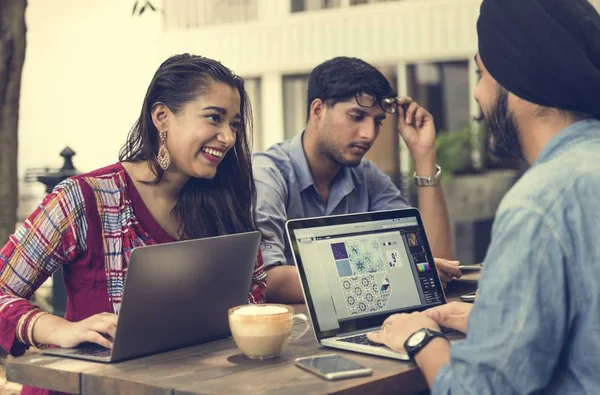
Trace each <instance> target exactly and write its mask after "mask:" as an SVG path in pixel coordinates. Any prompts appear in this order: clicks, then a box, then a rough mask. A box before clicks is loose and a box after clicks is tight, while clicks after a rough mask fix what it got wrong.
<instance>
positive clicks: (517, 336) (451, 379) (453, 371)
mask: <svg viewBox="0 0 600 395" xmlns="http://www.w3.org/2000/svg"><path fill="white" fill-rule="evenodd" d="M544 215H545V212H544V211H542V210H539V209H538V210H535V209H533V210H532V209H529V208H516V209H513V210H506V211H505V212H503V214H502V215H499V216H498V220H497V221H496V223H495V224H494V235H493V236H494V237H493V238H492V240H493V243H492V245H491V246H490V250H489V252H488V256H487V257H486V262H485V265H484V268H483V270H482V274H481V279H480V281H479V283H480V286H481V287H480V294H479V295H478V297H477V300H476V301H475V303H474V305H473V308H472V310H471V313H470V314H468V323H467V335H468V336H467V338H466V339H465V340H463V341H461V342H458V343H456V344H454V345H453V346H452V353H451V356H450V353H449V348H448V345H444V342H443V341H442V340H439V339H435V340H432V341H431V342H430V343H429V344H427V345H426V346H425V347H424V348H423V349H422V350H421V351H420V352H418V353H417V355H416V358H415V359H416V362H417V364H418V365H419V367H420V368H421V369H422V370H423V374H424V375H425V377H426V379H427V383H428V384H429V385H430V387H431V386H432V391H431V392H432V394H507V395H512V394H515V395H516V394H530V393H538V392H540V391H542V390H543V389H544V388H546V387H547V386H548V385H549V383H550V381H551V379H552V376H553V373H554V371H555V368H556V365H557V363H558V359H559V358H560V357H561V353H562V351H563V350H564V349H565V347H568V343H567V342H568V338H567V334H568V333H569V330H570V321H569V318H568V306H569V301H570V300H569V299H570V298H569V296H568V292H569V281H568V276H569V274H568V272H567V268H566V267H565V261H566V257H567V256H572V253H569V252H568V251H567V250H566V249H565V247H564V245H563V244H562V242H561V240H562V239H563V238H561V237H559V236H558V235H557V234H556V233H555V230H556V229H557V227H556V225H555V224H553V223H551V222H549V220H547V219H546V217H544ZM569 269H570V268H569ZM460 306H463V307H464V305H456V306H455V307H460ZM432 310H435V309H432ZM464 312H465V313H466V310H465V311H464ZM431 313H432V311H428V312H425V313H412V314H398V315H394V316H391V317H389V318H388V319H387V320H386V321H385V322H384V324H383V327H382V328H383V329H382V330H381V331H380V332H379V333H370V334H369V338H370V339H371V340H373V341H376V342H379V343H384V344H386V345H387V346H388V347H390V348H392V349H398V348H399V347H401V346H402V345H403V344H404V342H405V341H406V339H407V338H408V337H409V336H410V335H411V334H412V333H414V332H415V331H417V330H419V329H421V328H430V329H433V330H437V323H436V322H434V321H432V320H431V318H430V317H431ZM550 323H551V324H550Z"/></svg>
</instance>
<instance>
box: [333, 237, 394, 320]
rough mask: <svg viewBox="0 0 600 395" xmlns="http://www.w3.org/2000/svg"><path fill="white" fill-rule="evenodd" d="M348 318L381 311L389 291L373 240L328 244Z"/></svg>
mask: <svg viewBox="0 0 600 395" xmlns="http://www.w3.org/2000/svg"><path fill="white" fill-rule="evenodd" d="M331 251H332V253H333V258H334V259H335V263H336V267H337V271H338V275H339V277H340V284H341V286H342V290H343V293H344V298H345V301H346V307H347V309H348V314H349V315H350V316H354V315H359V314H366V313H375V312H378V311H382V310H384V309H385V307H386V305H387V302H388V300H389V298H390V294H391V292H392V288H391V286H390V282H389V280H388V277H387V273H386V271H385V263H384V261H383V259H382V256H381V251H380V250H379V244H378V241H377V239H370V240H355V241H349V242H345V243H334V244H331Z"/></svg>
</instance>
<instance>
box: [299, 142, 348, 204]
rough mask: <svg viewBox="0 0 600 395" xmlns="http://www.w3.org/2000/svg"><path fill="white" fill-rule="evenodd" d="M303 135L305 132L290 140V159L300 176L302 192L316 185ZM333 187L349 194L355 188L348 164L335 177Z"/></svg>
mask: <svg viewBox="0 0 600 395" xmlns="http://www.w3.org/2000/svg"><path fill="white" fill-rule="evenodd" d="M303 136H304V132H302V133H300V134H299V135H297V136H295V137H293V138H292V140H291V141H290V159H291V160H292V167H293V168H294V173H296V177H298V186H299V187H300V191H301V192H302V191H304V190H305V189H307V188H309V187H310V186H313V185H315V181H314V179H313V177H312V173H311V171H310V167H309V166H308V161H307V160H306V154H305V153H304V147H303V145H302V137H303ZM332 187H333V188H332V192H333V189H336V190H337V189H339V190H340V191H341V192H342V193H343V194H348V193H350V192H352V191H353V190H354V182H353V181H352V174H351V170H350V168H348V167H346V166H343V167H342V168H341V170H340V172H339V173H338V174H337V175H336V176H335V178H334V182H333V185H332Z"/></svg>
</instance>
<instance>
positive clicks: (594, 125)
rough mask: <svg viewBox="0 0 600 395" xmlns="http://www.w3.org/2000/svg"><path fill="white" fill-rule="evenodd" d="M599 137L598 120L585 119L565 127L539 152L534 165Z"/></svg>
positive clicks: (599, 122) (599, 127) (599, 121)
mask: <svg viewBox="0 0 600 395" xmlns="http://www.w3.org/2000/svg"><path fill="white" fill-rule="evenodd" d="M599 137H600V120H597V119H586V120H583V121H579V122H575V123H574V124H572V125H569V126H567V127H566V128H565V129H563V130H562V131H561V132H560V133H558V134H557V135H555V136H553V137H552V138H551V139H550V141H548V142H547V143H546V145H545V146H544V148H543V149H542V152H540V154H539V156H538V158H537V159H536V161H535V164H538V163H543V162H546V161H548V160H550V159H552V158H554V157H555V156H558V155H560V154H561V153H562V152H564V151H565V150H567V149H569V148H570V147H572V146H574V145H577V144H580V143H582V142H585V141H589V140H592V139H597V138H599Z"/></svg>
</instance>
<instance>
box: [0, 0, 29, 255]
mask: <svg viewBox="0 0 600 395" xmlns="http://www.w3.org/2000/svg"><path fill="white" fill-rule="evenodd" d="M26 6H27V0H0V245H3V244H4V243H5V242H6V240H8V237H9V236H10V234H11V233H13V232H14V230H15V223H16V222H17V203H18V187H19V185H18V178H17V177H18V172H17V148H18V133H17V127H18V121H19V94H20V91H21V72H22V70H23V62H24V61H25V32H26V27H25V7H26Z"/></svg>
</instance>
